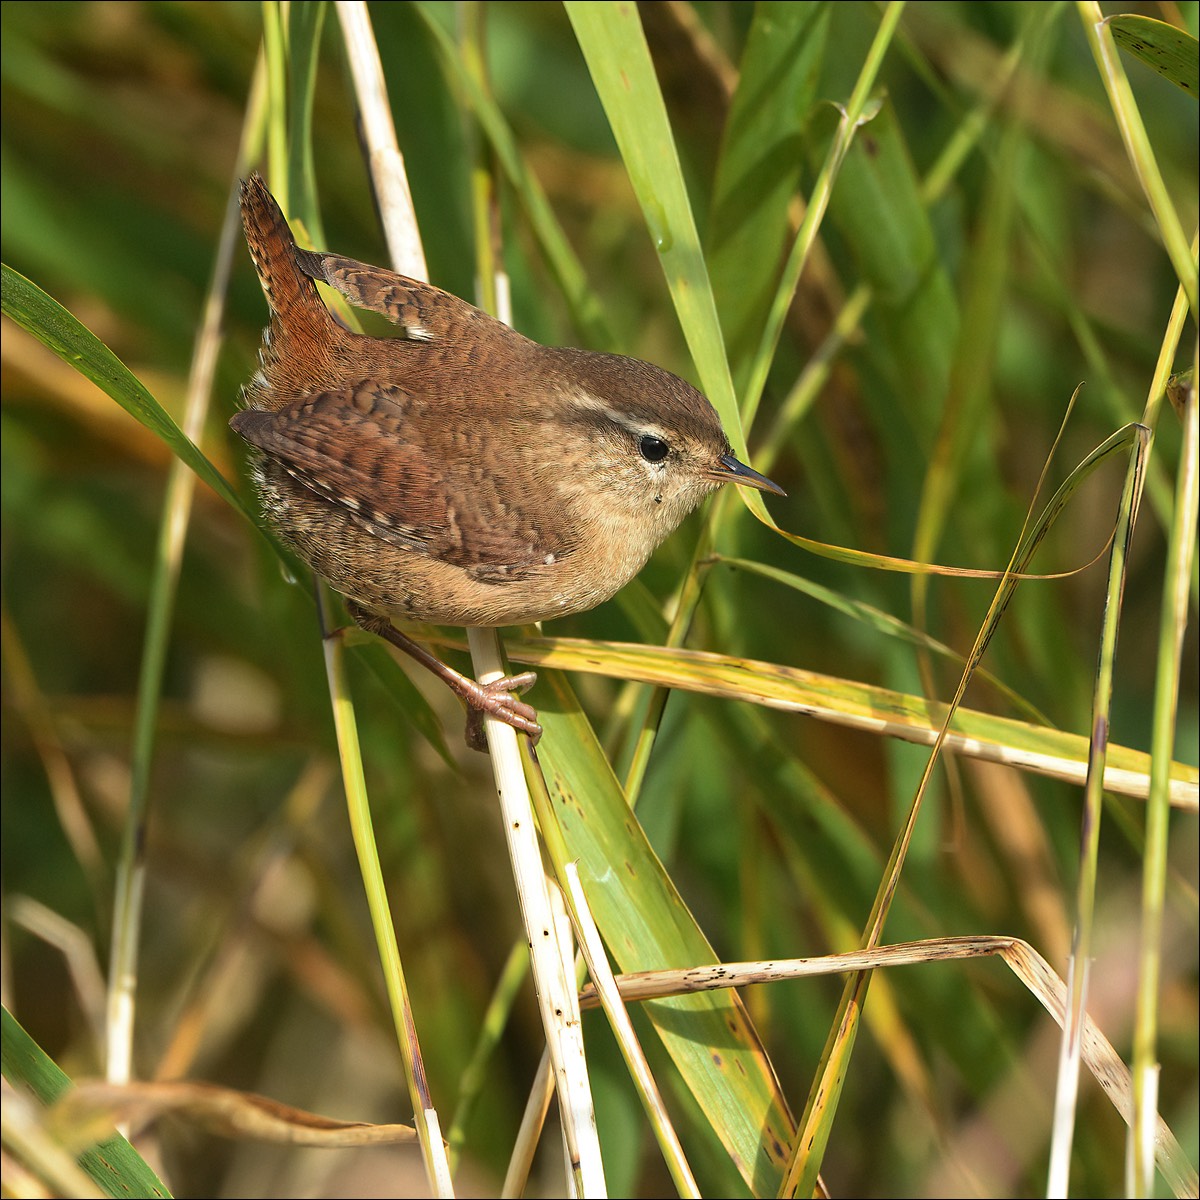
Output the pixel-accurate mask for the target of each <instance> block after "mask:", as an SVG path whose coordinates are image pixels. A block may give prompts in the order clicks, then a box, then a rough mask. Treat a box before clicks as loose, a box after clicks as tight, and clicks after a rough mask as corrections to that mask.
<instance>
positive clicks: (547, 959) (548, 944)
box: [338, 0, 604, 1196]
mask: <svg viewBox="0 0 1200 1200" xmlns="http://www.w3.org/2000/svg"><path fill="white" fill-rule="evenodd" d="M338 13H339V17H340V19H341V21H342V24H343V28H348V27H349V28H350V29H351V33H350V37H349V38H348V41H347V47H348V50H352V49H355V48H357V50H358V51H361V57H364V58H365V61H364V62H361V63H360V64H359V69H358V71H357V72H356V76H355V77H356V81H360V90H359V92H358V100H359V104H360V106H363V107H374V106H380V107H383V108H387V90H386V81H385V80H384V79H383V76H382V67H381V65H380V63H379V58H378V51H377V49H376V48H375V45H374V37H373V34H372V32H371V29H370V23H369V16H368V14H367V12H366V8H365V5H362V4H360V3H357V2H352V0H343V2H340V3H339V5H338ZM355 57H356V58H359V57H360V54H358V53H355ZM363 127H364V131H365V133H366V136H367V137H368V139H382V140H383V141H382V143H377V142H376V141H374V140H368V154H369V158H370V164H371V167H372V169H374V167H375V165H376V164H377V163H386V164H390V165H391V166H392V167H393V168H399V167H400V165H401V164H402V158H401V156H400V151H399V148H398V146H397V145H396V143H395V131H394V127H393V126H392V123H391V121H390V118H388V119H384V118H383V117H369V116H364V119H363ZM393 182H394V181H393ZM378 199H379V202H380V210H381V214H382V219H383V222H384V226H385V230H386V231H387V239H388V245H389V248H390V249H391V248H397V251H398V252H403V251H402V250H401V248H404V247H407V246H410V245H411V238H410V237H409V236H408V235H405V234H402V233H401V232H400V231H399V229H397V228H394V227H395V226H397V225H398V226H401V227H403V226H404V225H409V226H410V227H411V229H412V230H414V231H415V229H416V221H415V215H414V214H413V212H412V206H411V199H410V197H409V194H408V190H407V186H405V188H404V189H403V191H402V192H398V191H397V190H396V189H395V188H394V187H393V188H392V190H391V194H390V196H382V195H381V196H379V197H378ZM413 236H415V234H414V235H413ZM395 265H396V268H397V269H398V270H402V269H403V267H402V266H401V265H400V264H398V263H397V264H395ZM406 265H407V266H408V267H409V270H410V273H411V272H412V266H413V264H406ZM419 266H420V277H421V278H424V277H425V276H426V272H425V270H424V264H423V261H422V262H421V263H420V264H419ZM468 639H469V643H470V647H471V658H472V663H473V667H474V671H475V675H476V678H477V679H479V680H481V681H482V682H489V681H490V680H492V679H496V678H500V677H502V676H503V675H504V673H505V672H504V666H503V660H502V658H501V655H500V648H499V640H498V638H497V636H496V634H495V632H494V631H492V630H478V629H471V630H468ZM484 728H485V730H486V733H487V737H488V744H489V748H490V752H491V760H492V769H493V773H494V774H495V776H496V785H497V792H498V795H499V798H500V802H501V810H502V815H503V818H504V826H505V831H506V835H507V836H508V839H509V848H510V854H511V856H512V858H513V864H514V876H515V879H516V883H517V890H518V896H519V898H520V900H521V910H522V914H523V916H524V918H525V923H526V928H527V929H528V930H529V934H530V941H531V945H532V958H533V967H534V980H535V985H536V988H537V992H538V999H539V1004H540V1006H541V1010H542V1015H543V1023H544V1025H545V1028H546V1035H547V1039H548V1041H549V1043H550V1047H551V1054H552V1057H553V1059H554V1062H555V1068H556V1070H555V1077H556V1081H557V1083H558V1087H559V1096H560V1100H561V1105H560V1107H561V1111H562V1115H563V1125H564V1137H565V1139H566V1142H567V1145H568V1153H569V1162H570V1165H569V1171H571V1172H572V1173H573V1174H574V1177H575V1186H576V1188H577V1189H578V1190H579V1193H580V1194H581V1195H597V1196H598V1195H603V1194H604V1176H603V1165H602V1160H601V1157H600V1148H599V1142H598V1140H597V1138H596V1128H595V1116H594V1112H593V1110H592V1103H591V1092H590V1086H589V1084H588V1080H587V1069H586V1059H585V1057H584V1053H583V1043H582V1037H581V1031H580V1029H579V1025H578V1021H575V1022H572V1021H571V1020H570V1013H571V1009H572V1007H573V1005H574V1004H575V997H576V994H577V993H576V988H575V984H574V979H573V975H572V973H571V961H572V956H571V954H570V951H569V950H566V949H564V948H563V947H561V946H560V945H559V942H558V938H557V935H556V930H555V922H554V920H553V917H552V915H551V913H550V908H549V894H548V892H547V888H546V880H545V875H544V871H543V869H542V865H541V857H540V853H539V851H538V847H537V833H536V826H535V823H534V821H533V811H532V807H531V805H530V804H529V799H528V793H527V791H526V788H525V780H524V776H523V774H522V771H521V765H520V755H519V752H518V749H517V742H516V733H515V731H514V730H513V729H512V728H511V727H510V726H508V725H505V724H504V723H503V722H498V721H494V720H491V719H488V720H486V721H485V722H484ZM538 931H541V932H542V935H543V936H541V937H538V936H537V934H538Z"/></svg>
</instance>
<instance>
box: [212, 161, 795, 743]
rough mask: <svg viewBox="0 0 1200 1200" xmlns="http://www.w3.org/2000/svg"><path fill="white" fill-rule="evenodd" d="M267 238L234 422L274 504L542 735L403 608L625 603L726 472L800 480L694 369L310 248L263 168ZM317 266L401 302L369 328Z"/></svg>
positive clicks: (538, 612)
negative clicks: (258, 334)
mask: <svg viewBox="0 0 1200 1200" xmlns="http://www.w3.org/2000/svg"><path fill="white" fill-rule="evenodd" d="M241 202H242V221H243V224H244V227H245V232H246V241H247V244H248V245H249V247H250V253H251V255H252V257H253V259H254V264H255V267H256V269H257V270H258V274H259V278H260V279H261V281H262V285H263V290H264V292H265V293H266V296H267V301H268V304H269V305H270V310H271V321H270V325H269V326H268V328H267V331H266V333H265V335H264V339H263V348H262V352H261V356H260V358H261V362H260V368H259V370H258V372H257V373H256V374H255V376H254V379H253V380H252V381H251V382H250V383H249V384H248V385H247V387H246V389H245V401H246V408H245V410H244V411H242V412H239V413H237V414H236V415H235V416H234V417H233V419H232V420H231V421H230V424H231V425H232V427H233V428H234V429H235V430H236V431H237V432H238V433H239V434H241V436H242V437H243V438H245V439H246V441H247V442H249V443H250V444H251V445H252V446H254V447H255V448H256V449H257V450H258V451H259V452H260V453H259V455H258V459H257V463H256V466H255V478H256V482H257V485H258V490H259V495H260V498H261V501H262V505H263V510H264V512H265V514H266V517H267V520H268V521H269V523H270V524H271V526H272V527H273V528H274V529H275V530H276V532H277V533H278V534H279V536H280V537H281V538H282V539H283V541H285V542H286V543H287V544H288V545H290V546H291V547H292V548H293V549H294V550H295V551H296V553H297V554H298V555H299V556H300V557H301V558H302V559H304V561H305V562H307V563H308V564H309V565H310V566H311V567H312V568H313V569H314V570H315V571H316V572H317V573H318V574H319V575H321V576H323V577H324V578H325V579H327V580H328V581H329V583H330V584H331V585H332V586H333V587H334V588H335V589H337V590H338V591H339V592H341V593H342V594H343V595H344V596H345V597H346V598H347V600H348V601H349V602H350V606H351V612H352V613H353V615H354V617H355V619H356V620H357V621H358V622H359V624H361V625H363V626H364V628H368V629H370V630H371V631H372V632H375V633H379V634H380V635H381V636H384V637H386V638H388V640H390V641H392V642H393V643H394V644H395V645H397V646H398V647H399V648H400V649H402V650H404V651H405V652H406V653H408V654H411V655H413V656H414V657H416V658H418V659H419V660H420V661H422V662H423V663H425V665H426V666H429V667H430V669H432V670H434V671H436V672H437V673H438V674H439V675H441V676H442V677H443V678H444V679H445V680H446V681H447V683H449V684H450V686H452V687H453V688H454V689H455V691H457V692H458V693H459V695H461V696H462V697H463V698H464V699H465V700H466V701H467V703H468V705H469V707H470V709H471V710H472V720H471V721H469V722H468V740H470V741H471V742H472V744H473V745H477V746H480V745H481V734H480V725H479V715H480V714H481V713H487V714H489V715H493V716H497V717H499V718H500V719H501V720H504V721H507V722H508V723H509V724H512V725H514V726H515V727H516V728H518V729H522V730H525V731H526V732H528V733H531V734H533V735H534V736H536V735H537V734H538V733H540V729H539V727H538V725H537V723H536V714H535V713H534V711H533V709H532V708H530V706H529V705H527V704H524V703H523V702H521V701H520V700H517V699H515V698H514V696H513V695H512V694H511V693H513V692H515V691H519V690H523V689H524V688H525V687H528V686H529V685H530V684H532V682H533V676H532V675H530V674H526V675H522V676H517V677H514V678H513V679H507V680H501V681H499V682H498V683H496V684H493V685H490V686H488V687H481V686H480V685H479V684H477V683H475V682H474V681H473V680H470V679H466V678H465V677H464V676H462V675H459V674H458V673H457V672H455V671H453V670H452V669H451V668H449V667H448V666H446V665H445V664H444V663H441V662H440V660H438V659H436V658H434V657H433V656H432V655H431V654H429V652H428V651H425V650H423V649H422V648H421V647H419V646H417V645H416V644H415V643H413V642H412V641H410V640H409V639H408V638H406V637H405V636H404V635H403V634H401V633H400V632H399V631H398V630H396V629H395V628H394V626H392V624H391V620H392V618H398V619H404V618H408V619H411V620H417V621H427V622H433V623H436V624H446V625H515V624H522V623H525V622H530V621H540V620H545V619H548V618H550V617H556V616H563V615H565V614H568V613H575V612H582V611H583V610H585V609H588V608H592V607H594V606H595V605H597V604H599V603H600V602H601V601H603V600H607V599H608V598H609V597H610V596H611V595H613V593H614V592H616V591H617V590H618V589H620V588H621V587H622V586H624V584H626V583H627V582H628V581H629V580H630V579H632V578H633V576H634V575H636V574H637V572H638V571H639V570H641V568H642V566H643V565H644V564H645V562H646V560H647V558H649V556H650V554H651V553H652V552H653V551H654V550H655V548H656V547H657V546H658V545H659V544H660V543H661V542H662V540H663V539H664V538H665V537H666V536H667V535H668V534H669V533H671V532H672V531H673V530H674V529H675V528H676V526H678V524H679V523H680V521H682V520H683V518H684V517H685V516H686V515H687V514H688V513H689V512H691V510H692V509H693V508H695V507H696V505H697V504H698V503H699V502H700V501H701V500H702V499H703V498H704V497H705V496H706V495H708V493H710V492H711V491H713V490H714V489H716V488H717V487H719V486H720V484H721V483H723V482H725V481H731V482H734V483H740V484H743V485H746V486H749V487H755V488H759V489H761V490H764V491H773V492H777V493H779V494H782V491H781V489H780V488H778V487H777V486H776V485H775V484H773V483H771V481H770V480H768V479H764V478H763V477H762V476H761V475H758V474H756V473H755V472H753V471H751V470H750V469H749V468H748V467H745V466H743V465H742V464H741V463H739V462H738V461H737V460H736V459H735V458H733V456H732V454H731V452H730V447H729V442H728V439H727V438H726V437H725V434H724V431H723V430H722V428H721V423H720V420H719V419H718V417H717V414H716V411H715V410H714V409H713V407H712V405H711V404H709V402H708V401H707V400H706V399H705V398H704V396H702V395H701V394H700V393H699V392H698V391H696V389H695V388H693V387H691V386H690V385H689V384H687V383H685V382H684V381H683V380H682V379H679V378H677V377H676V376H674V375H671V374H670V373H668V372H667V371H663V370H661V369H660V368H658V367H655V366H651V365H650V364H649V363H644V362H639V361H638V360H636V359H631V358H623V357H621V356H619V355H613V354H595V353H590V352H588V351H583V350H570V349H552V348H550V347H546V346H541V345H539V344H538V343H536V342H533V341H530V340H529V339H528V338H526V337H522V336H521V334H519V333H517V332H516V331H515V330H513V329H511V328H509V326H507V325H505V324H503V323H502V322H500V321H496V320H494V319H493V318H492V317H489V316H488V315H487V314H486V313H484V312H481V311H480V310H479V309H477V308H474V307H473V306H471V305H470V304H467V303H466V302H465V301H463V300H460V299H458V298H457V297H456V296H452V295H450V294H449V293H447V292H443V291H440V290H439V289H438V288H435V287H432V286H430V285H429V284H425V283H419V282H417V281H416V280H413V279H407V278H405V277H404V276H401V275H396V274H394V273H393V272H391V271H386V270H384V269H383V268H381V267H372V266H368V265H366V264H364V263H359V262H354V261H353V260H351V259H348V258H342V257H341V256H339V255H336V254H320V253H316V252H313V251H309V250H301V249H299V248H298V247H297V245H296V242H295V239H294V238H293V236H292V232H291V230H290V229H289V227H288V225H287V222H286V221H285V220H284V217H283V214H282V212H280V210H279V206H278V205H277V204H276V202H275V199H274V197H273V196H272V195H271V193H270V192H269V191H268V190H267V188H266V186H265V184H264V183H263V181H262V179H261V178H260V177H259V176H257V175H254V176H252V177H251V178H250V179H248V180H247V181H245V182H244V183H243V185H242V193H241ZM314 280H320V281H322V282H324V283H327V284H329V285H330V286H331V287H333V288H335V289H337V290H338V291H339V292H341V293H342V295H343V296H345V297H346V299H347V300H348V301H349V302H350V303H351V304H352V305H354V306H356V307H359V308H364V309H369V310H371V311H373V312H376V313H379V314H381V315H383V316H384V317H387V318H388V319H389V320H390V321H391V322H392V323H393V324H394V325H395V326H396V329H397V335H398V336H396V337H386V338H377V337H369V336H366V335H363V334H359V333H354V332H351V331H350V330H348V329H346V328H345V327H344V326H343V325H342V324H341V323H340V322H338V321H337V320H335V319H334V317H333V316H332V315H331V314H330V312H329V310H328V309H327V308H326V307H325V304H324V303H323V302H322V300H321V298H320V296H319V295H318V293H317V288H316V285H315V283H314Z"/></svg>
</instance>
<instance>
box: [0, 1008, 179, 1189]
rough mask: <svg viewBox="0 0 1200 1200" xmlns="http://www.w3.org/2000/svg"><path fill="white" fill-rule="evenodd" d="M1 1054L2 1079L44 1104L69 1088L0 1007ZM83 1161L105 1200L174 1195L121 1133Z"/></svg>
mask: <svg viewBox="0 0 1200 1200" xmlns="http://www.w3.org/2000/svg"><path fill="white" fill-rule="evenodd" d="M0 1022H2V1024H0V1052H2V1059H3V1064H2V1066H3V1074H4V1078H5V1079H7V1080H8V1081H9V1083H11V1084H13V1085H14V1086H16V1087H23V1088H25V1089H26V1090H28V1091H29V1092H31V1093H32V1094H33V1095H34V1096H35V1097H36V1098H37V1100H38V1101H39V1102H40V1103H41V1104H44V1105H46V1106H49V1105H51V1104H54V1103H55V1102H56V1101H57V1100H59V1098H60V1097H62V1096H63V1095H64V1093H66V1092H67V1091H68V1090H69V1089H70V1087H71V1079H70V1077H69V1076H68V1075H67V1074H66V1073H65V1072H64V1071H62V1070H61V1069H60V1068H59V1066H58V1064H57V1063H56V1062H55V1061H54V1060H53V1059H52V1058H50V1057H49V1055H47V1054H46V1053H45V1052H44V1051H43V1050H42V1048H41V1047H40V1046H39V1045H38V1044H37V1042H35V1041H34V1040H33V1038H31V1037H30V1036H29V1034H27V1033H26V1032H25V1030H24V1029H22V1028H21V1025H20V1023H19V1022H18V1021H17V1019H16V1018H15V1017H14V1016H13V1015H12V1013H10V1012H9V1011H8V1009H7V1008H4V1009H0ZM79 1163H80V1165H81V1166H82V1167H83V1169H84V1170H85V1171H86V1172H87V1173H88V1174H89V1175H90V1176H91V1177H92V1179H93V1180H95V1182H96V1185H97V1186H98V1187H99V1188H100V1189H101V1191H103V1192H104V1194H105V1195H106V1196H114V1197H122V1198H123V1197H127V1196H170V1194H171V1193H170V1192H169V1191H167V1189H166V1187H165V1186H164V1185H163V1183H162V1181H161V1180H160V1179H159V1178H158V1176H157V1175H155V1173H154V1172H153V1171H152V1170H151V1169H150V1168H149V1167H148V1166H147V1165H146V1162H145V1160H144V1159H143V1158H142V1156H141V1155H140V1154H138V1152H137V1151H136V1150H135V1149H134V1148H133V1147H132V1146H131V1145H130V1144H129V1143H128V1142H127V1141H126V1140H125V1139H124V1138H123V1137H122V1136H121V1135H120V1134H119V1133H113V1134H112V1135H111V1136H109V1137H107V1138H105V1140H104V1141H102V1142H100V1143H99V1144H98V1145H93V1146H92V1147H91V1148H90V1149H87V1150H84V1151H83V1153H82V1154H80V1155H79Z"/></svg>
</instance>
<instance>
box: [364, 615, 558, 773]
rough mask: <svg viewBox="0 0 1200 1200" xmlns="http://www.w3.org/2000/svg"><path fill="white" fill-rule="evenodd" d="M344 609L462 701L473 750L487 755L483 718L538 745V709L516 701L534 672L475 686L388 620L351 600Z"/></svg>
mask: <svg viewBox="0 0 1200 1200" xmlns="http://www.w3.org/2000/svg"><path fill="white" fill-rule="evenodd" d="M346 607H347V609H348V610H349V612H350V615H351V617H353V618H354V622H355V624H356V625H358V626H359V627H360V628H361V629H365V630H366V631H367V632H368V633H373V634H375V635H376V636H377V637H381V638H383V639H384V640H385V641H388V642H391V644H392V645H393V646H395V647H396V649H397V650H403V651H404V653H405V654H407V655H409V657H411V658H415V659H416V660H417V662H419V663H420V664H421V665H422V666H423V667H426V668H427V669H428V670H430V671H432V672H433V673H434V674H435V675H437V676H438V678H440V679H441V680H442V681H443V682H444V683H445V684H446V685H447V686H448V687H449V688H450V689H451V690H452V691H453V692H454V693H455V694H456V695H458V696H460V697H461V698H462V700H463V701H464V702H465V703H466V706H467V730H466V738H467V745H468V746H470V747H471V749H472V750H480V751H483V752H484V753H486V752H487V738H486V736H485V735H484V731H483V718H484V717H485V716H487V717H495V718H496V720H498V721H503V722H504V723H505V724H506V725H511V726H512V727H513V728H514V729H516V730H517V731H519V732H521V733H527V734H529V736H530V737H531V738H532V739H533V744H534V745H535V746H536V745H537V741H538V738H540V737H541V736H542V727H541V726H540V725H539V724H538V721H537V710H536V709H534V708H533V706H532V705H529V704H526V703H525V702H524V701H523V700H518V699H517V696H518V695H520V693H521V692H524V691H526V690H528V689H529V688H531V687H533V685H534V683H535V682H536V681H537V675H536V674H535V673H534V672H533V671H523V672H522V673H521V674H520V675H505V676H504V678H503V679H495V680H493V681H492V682H491V683H478V682H476V681H475V680H474V679H471V678H469V677H468V676H466V675H463V674H461V673H460V672H458V671H456V670H455V669H454V668H453V667H451V666H449V665H448V664H447V663H444V662H442V660H441V659H440V658H438V657H437V655H435V654H432V653H430V652H429V651H428V650H426V649H425V647H424V646H421V645H419V644H418V643H417V642H414V641H413V640H412V638H409V637H405V635H404V634H402V633H401V632H400V630H398V629H397V628H396V627H395V626H394V625H393V624H392V623H391V621H389V620H388V619H387V617H381V616H379V615H377V614H376V613H373V612H368V611H367V610H366V609H365V608H363V607H361V606H360V605H358V604H355V603H353V602H352V601H347V604H346Z"/></svg>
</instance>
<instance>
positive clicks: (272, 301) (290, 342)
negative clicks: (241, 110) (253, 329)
mask: <svg viewBox="0 0 1200 1200" xmlns="http://www.w3.org/2000/svg"><path fill="white" fill-rule="evenodd" d="M241 208H242V227H243V228H244V229H245V231H246V245H247V246H248V247H249V248H250V256H251V258H253V260H254V269H255V270H256V271H257V272H258V278H259V280H260V281H261V283H262V288H263V292H264V293H265V294H266V297H267V303H268V304H269V305H270V307H271V324H270V327H269V329H268V330H267V332H266V335H265V336H264V338H263V346H262V352H261V355H260V358H261V370H260V371H259V374H258V375H257V376H256V377H255V379H254V381H253V382H252V383H251V385H250V386H249V387H248V388H247V389H246V396H245V399H246V402H247V404H248V405H249V406H250V407H253V408H278V407H281V406H282V405H283V404H285V403H286V402H287V401H288V400H290V399H292V398H294V397H295V396H297V395H302V394H304V393H305V392H306V391H307V390H308V387H307V385H308V384H309V383H311V380H304V379H300V378H292V376H293V375H295V374H296V373H297V371H298V370H300V369H301V368H302V367H303V366H307V369H308V373H309V374H310V375H312V374H316V373H317V371H316V369H317V368H318V367H319V366H320V365H321V363H320V361H319V360H320V359H321V357H322V355H323V353H324V351H325V350H326V349H327V347H328V345H329V343H330V339H331V338H336V333H335V332H334V330H335V326H334V322H333V320H332V318H331V317H330V315H329V310H328V309H327V308H326V307H325V305H324V303H323V302H322V300H321V297H320V296H319V295H318V294H317V287H316V284H315V283H313V281H312V280H311V279H310V278H309V277H308V276H307V275H306V274H305V273H304V272H303V271H302V270H301V269H300V265H299V263H298V261H297V255H298V254H299V250H298V248H297V246H296V239H295V237H294V236H293V234H292V231H291V229H290V227H289V226H288V223H287V221H286V220H285V218H284V215H283V212H282V211H281V210H280V207H279V204H278V203H277V202H276V200H275V197H274V196H272V195H271V193H270V191H269V190H268V189H267V185H266V184H265V183H264V182H263V179H262V176H261V175H258V174H257V173H256V174H253V175H251V176H250V178H249V179H245V180H243V181H242V187H241Z"/></svg>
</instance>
